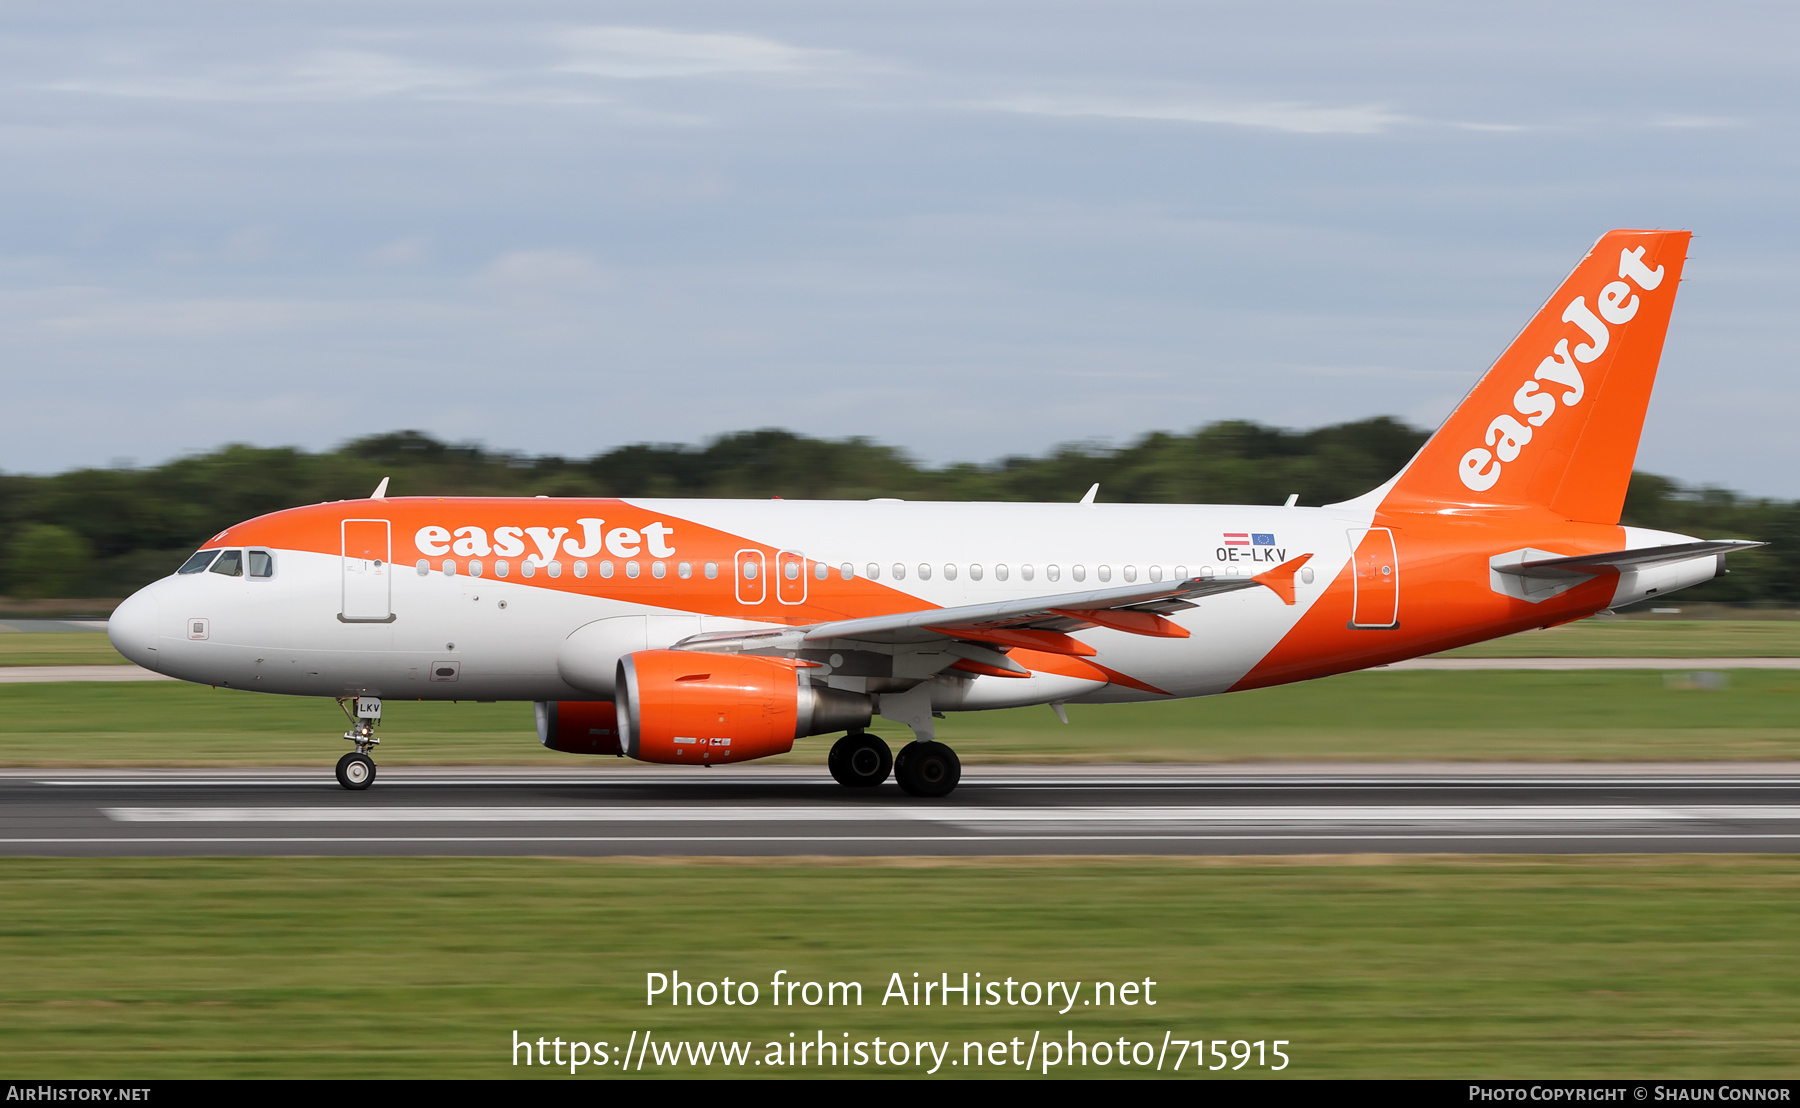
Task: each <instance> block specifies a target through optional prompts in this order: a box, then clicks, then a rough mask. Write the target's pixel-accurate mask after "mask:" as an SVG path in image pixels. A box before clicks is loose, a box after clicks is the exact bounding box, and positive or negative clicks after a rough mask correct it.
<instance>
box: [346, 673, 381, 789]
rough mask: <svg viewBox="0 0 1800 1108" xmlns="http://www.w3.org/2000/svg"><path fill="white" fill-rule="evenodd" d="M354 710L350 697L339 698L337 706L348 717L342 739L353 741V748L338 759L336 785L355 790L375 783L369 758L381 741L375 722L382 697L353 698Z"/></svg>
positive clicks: (373, 765) (378, 718)
mask: <svg viewBox="0 0 1800 1108" xmlns="http://www.w3.org/2000/svg"><path fill="white" fill-rule="evenodd" d="M355 704H356V710H355V711H354V712H352V711H351V709H350V706H351V699H350V698H349V697H342V698H340V699H339V700H338V707H339V708H342V709H343V710H344V714H345V715H346V716H348V717H350V730H348V731H346V732H344V738H345V739H346V740H347V741H349V742H352V743H355V744H356V749H355V750H354V751H352V752H350V753H349V754H346V755H344V756H343V757H342V758H339V759H338V764H337V779H338V784H340V785H342V786H344V788H346V789H351V790H354V791H357V792H360V791H362V790H363V789H366V788H368V787H369V786H370V785H373V784H374V783H375V759H373V758H371V757H369V752H370V751H371V750H374V749H375V747H376V746H377V745H379V744H380V742H381V740H380V739H378V738H376V737H375V725H376V724H378V723H380V722H381V699H380V698H379V697H374V696H359V697H356V698H355Z"/></svg>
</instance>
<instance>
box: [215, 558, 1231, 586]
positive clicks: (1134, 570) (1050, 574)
mask: <svg viewBox="0 0 1800 1108" xmlns="http://www.w3.org/2000/svg"><path fill="white" fill-rule="evenodd" d="M757 564H758V563H756V562H755V561H745V562H744V563H743V565H742V568H741V570H740V572H741V573H742V574H743V575H744V579H745V580H746V581H754V580H756V575H757V572H758V570H757ZM417 568H418V571H419V576H420V577H423V576H425V575H426V574H428V573H430V572H431V570H432V565H431V562H430V560H429V559H426V558H420V559H419V562H418V567H417ZM439 568H440V569H441V571H442V572H443V574H444V575H445V576H446V577H454V576H456V574H457V573H458V572H466V573H467V574H468V575H469V576H471V577H480V576H483V575H484V574H485V573H486V572H487V566H486V563H484V562H483V561H482V560H481V559H480V558H471V559H469V561H468V563H467V564H466V566H465V567H464V568H462V569H460V570H459V568H458V564H457V561H456V559H454V558H445V559H444V560H443V562H442V563H441V565H440V566H439ZM540 568H542V569H543V571H544V572H545V573H546V574H548V575H549V576H551V577H561V576H562V574H563V564H562V562H560V561H549V562H544V563H542V565H541V566H540V564H539V563H538V561H537V559H536V558H526V559H524V560H522V561H521V562H519V576H521V577H535V576H537V571H538V570H539V569H540ZM570 569H571V572H573V573H574V575H575V576H576V577H586V576H587V575H588V563H587V562H585V561H577V562H575V563H574V564H573V565H572V566H571V567H570ZM493 570H494V576H495V577H506V576H508V575H510V574H511V573H512V565H511V563H510V562H508V561H507V560H506V559H505V558H497V559H495V561H494V566H493ZM932 570H933V567H932V565H931V563H929V562H920V563H919V564H918V566H917V568H916V571H915V572H917V574H918V577H919V580H921V581H929V580H931V575H932ZM967 570H968V575H969V579H970V580H971V581H980V580H982V579H983V578H984V577H986V575H987V574H988V572H989V570H988V569H987V568H986V567H984V566H982V565H980V564H979V563H973V564H970V565H969V566H968V567H967ZM182 572H183V573H187V572H190V571H189V570H187V569H185V568H184V569H183V570H182ZM193 572H198V571H193ZM594 572H596V573H598V574H599V575H600V576H601V577H602V578H606V579H610V578H612V577H613V576H615V575H616V574H617V573H618V572H619V567H617V566H615V565H614V564H613V563H612V562H611V561H602V562H598V563H596V564H595V566H594ZM643 572H644V569H643V563H641V562H639V561H636V560H632V561H628V562H626V563H625V564H624V574H625V576H626V577H628V578H631V579H633V580H635V579H637V578H638V577H641V576H642V575H643ZM837 572H838V576H839V578H840V579H842V580H845V581H849V580H852V579H854V578H855V577H856V566H855V565H853V564H852V563H850V562H845V563H843V564H842V565H840V566H838V567H837ZM888 572H889V573H890V574H891V575H892V577H893V579H894V580H896V581H904V580H906V574H907V567H906V565H905V563H902V562H895V563H894V564H893V565H892V566H891V567H889V569H888ZM960 572H962V567H959V566H958V565H957V564H956V563H954V562H946V563H945V564H944V566H943V574H944V579H945V580H946V581H954V580H956V578H957V576H958V574H959V573H960ZM992 572H993V575H994V580H996V581H1006V580H1010V579H1011V577H1012V574H1013V568H1012V567H1011V566H1009V565H1007V564H1006V563H1000V564H997V565H995V566H993V567H992ZM1223 572H1224V573H1225V574H1226V575H1227V576H1236V575H1237V574H1238V573H1239V572H1240V570H1239V569H1238V567H1237V566H1227V567H1225V569H1224V571H1223ZM701 573H702V575H703V576H705V578H706V579H707V580H708V581H711V580H714V579H716V578H717V577H718V576H719V563H717V562H706V563H705V564H704V565H703V566H702V567H701ZM800 573H801V569H800V563H799V562H798V561H790V562H787V563H786V564H785V565H784V566H783V567H782V576H783V577H786V578H787V579H788V580H789V581H797V580H799V578H800ZM1143 573H1144V575H1145V576H1146V577H1147V578H1148V579H1149V580H1151V581H1161V580H1163V578H1164V576H1165V570H1164V567H1162V566H1160V565H1154V566H1148V567H1146V568H1145V569H1144V570H1143ZM1018 574H1019V580H1021V581H1032V580H1035V579H1036V578H1037V574H1038V567H1037V566H1035V565H1033V564H1031V563H1029V562H1027V563H1025V564H1023V565H1021V566H1019V567H1018ZM1043 574H1044V579H1045V580H1046V581H1061V580H1062V575H1063V567H1062V566H1060V565H1056V564H1051V565H1046V566H1044V567H1043ZM1118 574H1119V577H1120V578H1121V579H1122V580H1123V581H1124V582H1125V583H1126V584H1132V583H1134V582H1136V581H1137V580H1138V576H1139V570H1138V567H1137V566H1135V565H1128V566H1120V567H1119V569H1118ZM668 575H669V563H667V562H664V561H660V560H659V561H653V562H651V563H650V576H651V577H653V578H655V579H657V580H662V579H663V578H665V577H667V576H668ZM863 575H864V576H865V577H867V578H868V579H869V580H871V581H879V580H881V575H882V567H881V566H880V565H879V564H877V563H875V562H870V563H869V564H868V565H867V566H866V567H864V570H863ZM1212 575H1213V567H1212V566H1201V567H1200V573H1199V576H1201V577H1211V576H1212ZM675 576H676V577H678V578H680V579H681V580H683V581H686V580H688V579H689V578H691V577H693V576H694V564H693V563H692V562H677V563H675ZM813 576H814V577H816V578H817V579H819V580H820V581H827V580H830V578H831V567H830V566H828V565H826V564H825V563H824V562H818V563H815V564H814V566H813ZM1087 576H1088V567H1087V566H1085V565H1073V566H1070V567H1069V578H1070V579H1071V580H1074V581H1086V580H1087ZM1187 576H1188V567H1187V566H1174V567H1172V573H1171V574H1170V575H1169V579H1170V580H1172V581H1181V580H1184V579H1186V578H1187ZM1094 577H1095V578H1096V579H1097V580H1098V581H1100V582H1101V583H1102V584H1107V583H1110V582H1111V581H1112V579H1113V567H1112V566H1110V565H1101V566H1095V567H1094Z"/></svg>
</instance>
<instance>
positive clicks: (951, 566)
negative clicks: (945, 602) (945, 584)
mask: <svg viewBox="0 0 1800 1108" xmlns="http://www.w3.org/2000/svg"><path fill="white" fill-rule="evenodd" d="M944 580H946V581H954V580H956V563H955V562H945V563H944Z"/></svg>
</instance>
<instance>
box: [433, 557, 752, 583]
mask: <svg viewBox="0 0 1800 1108" xmlns="http://www.w3.org/2000/svg"><path fill="white" fill-rule="evenodd" d="M417 568H418V571H419V576H420V577H423V576H425V575H426V574H427V573H430V572H431V562H430V560H429V559H426V558H420V559H419V563H418V567H417ZM440 568H441V569H442V571H443V574H444V576H446V577H454V576H456V574H457V573H458V569H457V563H456V559H455V558H445V559H444V561H443V564H442V565H441V566H440ZM539 569H542V570H543V571H544V572H545V573H547V574H549V575H550V576H551V577H561V576H562V574H563V564H562V563H561V562H558V561H549V562H544V563H542V564H540V563H539V562H538V561H537V559H536V558H525V559H523V560H521V561H520V562H519V576H520V577H536V576H537V572H538V570H539ZM570 571H571V572H573V573H574V574H575V576H577V577H586V576H587V575H588V564H587V562H585V561H578V562H576V563H575V564H574V565H572V566H571V567H570ZM461 572H466V573H467V574H468V575H469V576H470V577H480V576H482V575H484V574H485V573H487V564H486V563H485V562H483V561H482V560H481V559H480V558H471V559H469V561H468V564H467V565H466V566H465V567H464V568H463V570H462V571H461ZM594 572H596V573H598V574H599V575H600V576H601V577H609V578H610V577H612V576H614V575H616V574H617V573H618V572H619V568H618V567H617V566H615V565H613V563H612V562H610V561H604V562H599V563H597V564H596V565H595V566H594ZM704 572H705V574H706V577H707V579H708V580H711V579H713V578H716V577H717V576H719V563H717V562H707V563H706V565H705V567H704ZM643 573H644V567H643V563H641V562H637V561H629V562H626V563H625V576H627V577H631V578H637V577H641V576H643ZM511 574H512V563H511V562H508V561H507V560H506V559H505V558H496V559H494V576H495V577H507V576H510V575H511ZM668 575H669V563H667V562H664V561H654V562H651V563H650V576H652V577H654V578H656V579H658V580H661V579H662V578H664V577H667V576H668ZM693 575H694V563H692V562H677V563H676V564H675V576H677V577H679V578H681V579H682V580H683V581H685V580H687V579H688V578H690V577H692V576H693Z"/></svg>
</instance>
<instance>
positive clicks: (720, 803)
mask: <svg viewBox="0 0 1800 1108" xmlns="http://www.w3.org/2000/svg"><path fill="white" fill-rule="evenodd" d="M1796 849H1800V765H1795V764H1790V763H1782V764H1776V765H1761V766H1745V765H1737V764H1719V765H1706V766H1693V765H1682V766H1602V767H1570V766H1542V765H1538V766H1522V765H1512V766H1482V767H1469V766H1450V765H1432V766H1314V767H1284V768H1271V767H1267V766H1261V767H1248V766H1227V767H1196V766H1116V767H1114V766H1062V767H1048V766H1015V767H981V766H975V767H969V768H968V769H966V771H965V773H964V776H963V783H962V787H961V788H959V789H958V790H957V791H956V792H955V793H954V794H953V795H952V796H950V797H948V798H945V799H942V800H919V799H915V798H912V797H908V796H906V795H904V794H903V793H901V792H900V791H899V789H898V788H897V787H895V786H894V785H893V784H891V783H890V784H888V785H885V786H883V787H881V788H879V789H875V790H870V791H861V790H856V791H852V790H848V789H844V788H841V787H839V786H838V785H836V784H834V783H833V782H832V781H831V780H830V778H829V777H827V776H826V774H825V772H824V770H823V769H822V768H813V767H760V766H742V767H719V768H718V769H715V770H698V769H695V770H667V769H655V768H636V767H618V768H612V767H606V768H597V769H593V770H578V771H571V770H561V769H559V770H530V769H426V768H417V769H409V768H405V767H396V768H391V769H385V770H383V771H382V773H381V775H380V777H379V779H378V780H377V782H376V784H375V787H374V788H373V789H370V790H369V791H367V792H362V793H351V792H346V791H345V790H343V789H341V788H339V787H338V785H337V783H336V782H335V780H334V779H333V778H332V774H331V769H330V767H329V766H319V767H317V768H311V769H274V770H145V771H121V770H55V771H49V770H10V771H6V772H5V773H0V855H13V856H19V855H39V856H42V855H56V856H127V855H154V856H174V855H321V854H324V855H588V856H600V855H715V856H794V855H846V856H872V855H920V854H927V855H1054V854H1090V855H1091V854H1329V853H1384V854H1415V853H1499V854H1511V853H1530V854H1538V853H1650V852H1658V853H1660V852H1690V853H1694V852H1697V853H1743V852H1789V851H1793V850H1796Z"/></svg>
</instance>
